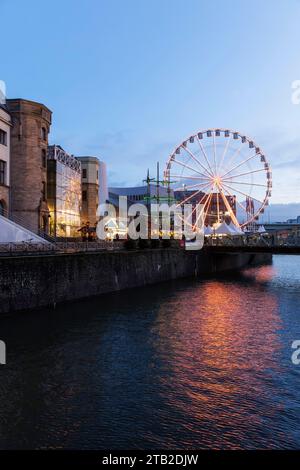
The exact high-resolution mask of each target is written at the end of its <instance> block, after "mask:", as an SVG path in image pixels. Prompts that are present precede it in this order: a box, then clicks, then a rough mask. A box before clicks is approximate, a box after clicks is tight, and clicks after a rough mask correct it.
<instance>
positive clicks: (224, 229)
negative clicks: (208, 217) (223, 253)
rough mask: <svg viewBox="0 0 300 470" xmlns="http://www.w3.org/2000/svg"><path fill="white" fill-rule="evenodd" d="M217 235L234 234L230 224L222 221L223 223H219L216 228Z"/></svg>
mask: <svg viewBox="0 0 300 470" xmlns="http://www.w3.org/2000/svg"><path fill="white" fill-rule="evenodd" d="M214 233H215V234H216V235H233V232H232V230H231V229H230V227H229V225H227V224H226V222H224V221H223V222H222V223H221V224H219V225H217V227H216V228H215V230H214Z"/></svg>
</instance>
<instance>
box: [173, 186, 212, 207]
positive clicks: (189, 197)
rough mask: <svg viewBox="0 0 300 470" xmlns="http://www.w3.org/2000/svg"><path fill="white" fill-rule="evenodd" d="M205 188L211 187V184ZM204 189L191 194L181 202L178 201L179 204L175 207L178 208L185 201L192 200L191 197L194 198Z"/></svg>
mask: <svg viewBox="0 0 300 470" xmlns="http://www.w3.org/2000/svg"><path fill="white" fill-rule="evenodd" d="M207 186H211V184H209V185H207ZM203 189H204V188H202V189H198V190H197V191H195V192H194V193H193V194H191V195H190V196H188V197H187V198H185V199H184V200H183V201H180V203H179V204H177V206H176V207H179V206H182V205H183V204H185V203H186V202H187V201H189V200H190V199H192V198H193V197H195V196H196V195H197V194H199V193H200V192H201V191H203Z"/></svg>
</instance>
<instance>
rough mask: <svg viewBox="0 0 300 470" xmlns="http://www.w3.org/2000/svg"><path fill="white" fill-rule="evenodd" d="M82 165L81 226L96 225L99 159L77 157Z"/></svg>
mask: <svg viewBox="0 0 300 470" xmlns="http://www.w3.org/2000/svg"><path fill="white" fill-rule="evenodd" d="M76 158H77V160H78V161H79V162H80V163H81V190H82V204H81V224H85V223H86V222H89V223H90V225H91V226H95V225H96V221H97V217H96V213H97V208H98V205H99V169H100V165H99V164H100V162H99V160H98V158H97V157H76Z"/></svg>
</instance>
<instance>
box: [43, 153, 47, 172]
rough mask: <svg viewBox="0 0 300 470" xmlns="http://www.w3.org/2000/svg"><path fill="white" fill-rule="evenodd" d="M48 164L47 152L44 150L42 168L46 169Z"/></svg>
mask: <svg viewBox="0 0 300 470" xmlns="http://www.w3.org/2000/svg"><path fill="white" fill-rule="evenodd" d="M46 162H47V156H46V150H45V149H42V167H43V168H46Z"/></svg>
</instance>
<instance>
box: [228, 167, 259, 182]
mask: <svg viewBox="0 0 300 470" xmlns="http://www.w3.org/2000/svg"><path fill="white" fill-rule="evenodd" d="M260 171H266V170H265V169H264V168H260V169H259V170H252V171H247V172H246V173H240V174H238V175H231V176H227V177H226V178H222V181H223V180H225V181H226V180H230V179H232V178H237V177H238V176H245V175H252V174H253V173H259V172H260Z"/></svg>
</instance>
